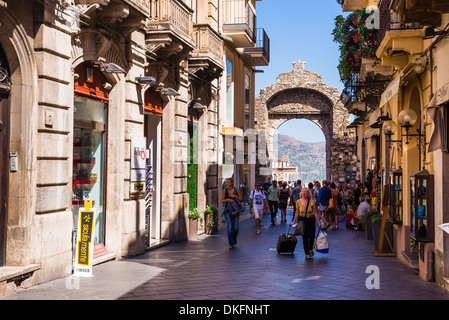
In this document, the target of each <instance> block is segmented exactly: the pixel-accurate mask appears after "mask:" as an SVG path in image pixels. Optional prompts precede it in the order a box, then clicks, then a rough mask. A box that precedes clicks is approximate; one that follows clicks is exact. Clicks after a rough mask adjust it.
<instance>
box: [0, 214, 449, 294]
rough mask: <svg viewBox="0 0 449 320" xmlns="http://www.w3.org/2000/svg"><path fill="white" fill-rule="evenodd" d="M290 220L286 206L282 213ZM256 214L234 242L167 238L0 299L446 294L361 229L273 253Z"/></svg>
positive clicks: (277, 229)
mask: <svg viewBox="0 0 449 320" xmlns="http://www.w3.org/2000/svg"><path fill="white" fill-rule="evenodd" d="M287 219H288V221H290V220H291V212H290V211H289V212H288V214H287ZM287 229H288V223H287V224H280V223H279V220H278V221H277V222H276V225H275V226H272V225H271V224H270V219H269V218H268V217H265V218H264V221H263V228H262V232H261V234H260V235H257V234H256V232H255V227H254V220H253V219H252V218H250V219H248V220H245V221H243V222H241V224H240V233H239V237H238V245H237V247H236V248H234V249H229V248H228V244H227V234H226V229H221V230H220V231H219V232H218V233H217V234H215V235H212V236H208V235H202V236H200V237H199V240H198V241H190V242H181V243H174V244H169V245H166V246H163V247H160V248H158V249H155V250H151V251H148V252H146V253H145V254H143V255H141V256H138V257H134V258H131V259H126V260H121V261H111V262H107V263H104V264H101V265H98V266H96V267H94V271H93V273H94V276H93V277H91V278H73V277H68V278H65V279H59V280H55V281H52V282H48V283H44V284H41V285H39V286H36V287H33V288H30V289H21V290H19V291H18V292H17V293H15V294H12V295H8V296H5V297H3V298H2V300H11V299H12V300H34V299H39V300H53V299H57V300H67V299H68V300H72V299H83V300H84V299H86V300H87V299H88V300H95V299H106V300H112V299H128V300H129V299H131V300H137V299H139V300H141V299H145V300H147V299H148V300H228V299H231V300H292V299H293V300H302V299H314V300H322V299H326V300H334V299H344V300H347V299H349V300H354V299H356V300H377V299H382V300H396V299H398V300H404V299H406V300H414V299H423V300H443V299H444V300H447V299H449V295H448V294H447V293H445V292H444V291H443V290H442V289H440V288H438V287H437V286H436V284H435V283H429V282H425V281H423V280H421V279H420V278H419V276H418V275H416V274H415V273H414V272H413V271H412V270H411V269H410V268H409V267H407V266H406V265H404V264H403V263H402V262H400V261H399V260H398V259H397V258H391V257H390V258H387V257H374V256H373V255H372V253H371V252H372V250H373V249H374V242H373V241H370V240H366V239H365V235H364V233H363V232H353V231H352V230H347V229H345V228H344V224H343V223H341V225H340V229H339V230H335V231H332V230H329V231H328V234H329V243H330V252H329V253H328V254H320V253H315V256H314V257H313V259H312V260H306V259H305V257H304V253H303V249H302V241H301V239H300V238H299V239H298V245H297V247H296V250H295V254H294V255H289V254H287V255H278V254H277V252H276V250H275V248H276V242H277V238H278V236H279V234H281V233H283V232H285V231H287ZM372 265H373V266H377V267H378V268H379V275H380V288H379V289H372V290H369V289H367V287H366V283H365V282H366V279H367V278H368V277H369V276H370V273H366V271H367V267H368V266H372Z"/></svg>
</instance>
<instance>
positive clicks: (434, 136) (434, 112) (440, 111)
mask: <svg viewBox="0 0 449 320" xmlns="http://www.w3.org/2000/svg"><path fill="white" fill-rule="evenodd" d="M448 101H449V83H448V84H446V85H445V86H443V87H442V88H441V89H439V90H438V92H437V93H436V94H435V95H434V96H433V98H432V99H431V100H430V103H429V105H428V106H427V108H426V110H427V113H428V114H429V116H430V118H431V119H432V121H433V129H432V133H431V135H430V141H429V149H428V152H432V151H435V150H438V149H444V150H447V148H448V145H447V130H448V128H447V116H448V113H447V110H446V109H445V108H442V107H443V105H444V104H445V103H446V102H448Z"/></svg>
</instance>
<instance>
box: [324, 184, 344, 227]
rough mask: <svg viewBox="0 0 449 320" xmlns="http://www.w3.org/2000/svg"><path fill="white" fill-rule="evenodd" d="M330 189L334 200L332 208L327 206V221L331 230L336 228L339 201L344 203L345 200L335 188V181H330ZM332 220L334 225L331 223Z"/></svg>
mask: <svg viewBox="0 0 449 320" xmlns="http://www.w3.org/2000/svg"><path fill="white" fill-rule="evenodd" d="M331 191H332V199H333V201H334V208H333V209H331V208H329V210H328V212H329V223H330V225H331V228H332V230H337V229H338V215H339V214H340V212H341V208H340V201H342V202H344V203H346V205H347V201H346V200H345V199H344V198H343V196H342V195H341V193H340V192H339V191H338V190H337V189H336V185H335V183H331ZM332 222H333V223H334V224H335V226H333V225H332Z"/></svg>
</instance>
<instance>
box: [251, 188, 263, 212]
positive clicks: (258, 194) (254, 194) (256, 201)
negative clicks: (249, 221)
mask: <svg viewBox="0 0 449 320" xmlns="http://www.w3.org/2000/svg"><path fill="white" fill-rule="evenodd" d="M249 198H250V199H253V208H256V209H263V208H264V207H265V205H264V202H263V201H264V200H265V199H266V197H265V193H263V192H262V190H260V191H257V190H254V191H251V193H250V195H249Z"/></svg>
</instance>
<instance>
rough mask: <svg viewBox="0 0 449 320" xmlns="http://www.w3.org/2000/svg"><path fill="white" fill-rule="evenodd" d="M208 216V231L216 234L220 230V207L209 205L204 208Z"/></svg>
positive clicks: (205, 214)
mask: <svg viewBox="0 0 449 320" xmlns="http://www.w3.org/2000/svg"><path fill="white" fill-rule="evenodd" d="M204 216H205V218H206V233H207V234H214V233H215V232H217V230H218V209H217V208H216V207H214V206H207V207H206V210H204Z"/></svg>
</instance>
